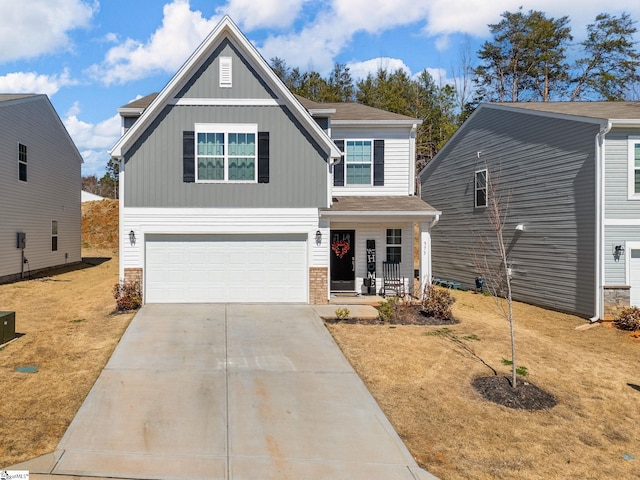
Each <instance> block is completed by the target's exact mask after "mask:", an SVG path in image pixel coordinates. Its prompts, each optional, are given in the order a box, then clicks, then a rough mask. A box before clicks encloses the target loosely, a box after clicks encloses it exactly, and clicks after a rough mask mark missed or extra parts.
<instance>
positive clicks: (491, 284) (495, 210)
mask: <svg viewBox="0 0 640 480" xmlns="http://www.w3.org/2000/svg"><path fill="white" fill-rule="evenodd" d="M499 179H500V177H499V176H497V175H496V176H494V175H492V174H491V172H490V171H489V169H488V167H487V170H486V175H485V180H486V183H485V189H484V197H485V198H484V200H485V203H486V215H487V222H488V226H489V230H488V234H479V235H478V240H479V244H480V248H479V249H478V250H477V251H474V254H473V257H474V262H475V264H476V268H477V269H478V271H479V272H480V275H481V276H482V278H483V281H484V285H486V287H487V289H488V290H489V293H491V295H492V297H493V299H494V300H495V302H496V305H497V307H498V310H499V312H500V314H501V315H502V316H503V317H504V318H505V319H506V320H507V321H508V322H509V333H510V339H511V362H512V363H511V386H512V387H513V388H516V383H517V378H516V369H517V367H516V338H515V328H514V319H513V298H512V295H511V265H510V262H509V251H510V249H509V248H508V246H507V244H506V242H505V225H506V223H507V218H508V213H509V204H510V201H511V192H510V191H503V190H502V189H500V185H499V183H500V181H499ZM476 181H477V180H476Z"/></svg>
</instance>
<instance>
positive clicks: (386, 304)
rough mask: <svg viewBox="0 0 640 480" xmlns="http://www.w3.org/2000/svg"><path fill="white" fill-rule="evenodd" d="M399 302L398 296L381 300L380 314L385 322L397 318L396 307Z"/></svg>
mask: <svg viewBox="0 0 640 480" xmlns="http://www.w3.org/2000/svg"><path fill="white" fill-rule="evenodd" d="M397 304H398V298H397V297H391V298H389V300H385V301H382V302H380V306H379V307H378V316H379V317H380V320H382V321H383V322H391V321H392V320H395V318H396V307H397Z"/></svg>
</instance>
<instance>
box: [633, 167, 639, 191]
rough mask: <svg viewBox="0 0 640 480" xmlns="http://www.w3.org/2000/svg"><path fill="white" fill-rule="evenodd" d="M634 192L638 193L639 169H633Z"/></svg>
mask: <svg viewBox="0 0 640 480" xmlns="http://www.w3.org/2000/svg"><path fill="white" fill-rule="evenodd" d="M635 174H636V175H635V177H636V178H635V190H634V192H635V193H640V170H636V171H635Z"/></svg>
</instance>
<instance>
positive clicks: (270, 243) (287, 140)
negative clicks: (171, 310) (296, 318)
mask: <svg viewBox="0 0 640 480" xmlns="http://www.w3.org/2000/svg"><path fill="white" fill-rule="evenodd" d="M119 112H120V115H121V116H122V118H123V132H124V134H123V136H122V138H121V139H120V140H119V141H118V143H117V144H116V145H115V146H114V147H113V149H112V150H111V154H112V156H113V157H114V158H115V159H117V160H118V161H119V162H120V209H121V211H120V219H121V221H120V229H121V231H120V276H121V278H122V279H123V280H124V281H130V280H133V279H138V280H140V281H141V283H142V285H143V287H144V299H145V302H150V303H158V302H301V303H326V302H327V301H328V299H329V297H330V293H331V292H332V291H333V292H355V293H362V292H365V293H369V292H371V293H373V292H376V291H379V290H380V285H381V283H380V281H379V278H380V276H381V272H382V262H384V261H387V260H389V261H393V262H399V263H400V266H401V270H402V274H403V276H404V277H405V281H406V289H407V291H410V292H411V291H413V278H414V225H416V224H418V225H420V234H419V235H418V241H419V242H420V246H419V248H418V249H417V250H419V252H420V261H419V264H420V268H419V269H418V270H419V275H420V276H421V278H423V279H428V278H429V275H430V244H429V242H430V237H429V231H430V227H431V224H432V223H434V222H435V220H437V218H438V214H439V212H437V211H436V210H434V209H433V208H431V207H430V206H429V205H428V204H426V203H425V202H423V201H422V200H420V199H419V198H418V197H416V196H415V195H414V180H415V173H414V169H415V130H416V126H417V124H418V122H419V121H418V120H416V119H412V118H409V117H405V116H402V115H396V114H392V113H389V112H384V111H381V110H378V109H373V108H369V107H365V106H362V105H356V104H318V103H315V102H311V101H308V100H306V99H303V98H299V97H296V96H294V95H293V94H292V93H291V92H290V91H289V90H288V89H287V88H286V87H285V85H284V84H283V83H282V82H281V81H280V79H279V78H278V77H277V76H276V75H275V73H274V72H273V71H272V69H271V68H270V67H269V65H268V64H267V62H266V61H265V60H264V59H263V58H262V57H261V56H260V54H259V53H258V52H257V50H256V49H255V47H254V46H253V45H252V44H251V43H250V42H249V41H248V40H247V39H246V38H245V37H244V35H243V34H242V33H241V32H240V31H239V29H238V28H237V26H236V25H235V24H234V23H233V22H232V21H231V20H230V19H229V17H225V18H224V19H223V20H222V21H221V22H220V23H219V24H218V25H217V26H216V27H215V28H214V30H213V31H212V32H211V34H210V35H209V36H208V37H207V38H206V39H205V40H204V42H203V43H202V44H201V45H200V46H199V47H198V49H197V50H196V51H195V52H194V53H193V54H192V56H191V57H190V58H189V59H188V60H187V62H186V63H185V64H184V65H183V66H182V68H181V69H180V70H179V71H178V72H177V74H176V75H175V76H174V77H173V78H172V79H171V80H170V82H169V83H168V84H167V85H166V86H165V88H164V89H163V90H162V91H161V92H160V93H158V94H153V95H149V96H147V97H144V98H141V99H139V100H136V101H134V102H131V103H130V104H128V105H125V106H124V107H122V108H121V109H119ZM373 278H376V279H377V280H378V282H374V281H373V280H372V279H373Z"/></svg>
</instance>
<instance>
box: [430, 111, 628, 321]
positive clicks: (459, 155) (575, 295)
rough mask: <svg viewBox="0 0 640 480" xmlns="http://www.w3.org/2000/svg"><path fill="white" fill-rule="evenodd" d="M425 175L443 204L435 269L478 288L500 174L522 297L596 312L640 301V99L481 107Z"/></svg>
mask: <svg viewBox="0 0 640 480" xmlns="http://www.w3.org/2000/svg"><path fill="white" fill-rule="evenodd" d="M419 179H420V186H421V196H422V198H423V199H424V200H425V201H428V202H430V203H431V204H432V205H434V206H435V207H436V208H438V209H441V210H442V211H443V217H442V220H441V221H440V223H439V224H438V226H437V227H436V229H434V232H433V258H434V260H433V270H434V272H433V274H434V276H436V277H443V278H447V279H453V280H456V281H460V282H461V283H462V284H463V285H466V286H468V287H471V286H473V285H474V279H475V277H476V276H477V275H478V274H479V273H481V272H479V271H478V268H477V267H476V264H475V262H474V252H475V253H478V252H480V253H482V252H481V249H482V238H483V237H484V238H487V237H488V236H490V235H491V234H490V232H489V229H488V222H487V215H486V209H487V188H488V185H489V184H490V182H492V183H493V184H494V185H496V186H497V190H498V191H499V192H500V194H501V195H502V207H503V213H504V214H506V228H505V231H504V237H505V240H506V242H507V251H508V259H509V266H510V268H511V273H512V288H513V296H514V298H516V299H518V300H522V301H525V302H528V303H532V304H536V305H541V306H544V307H550V308H554V309H557V310H563V311H568V312H572V313H576V314H579V315H581V316H585V317H588V318H592V319H593V320H597V319H602V318H611V317H612V316H613V315H614V314H615V312H616V310H617V309H618V308H620V307H621V306H624V305H627V306H628V305H629V304H633V305H640V105H639V104H638V103H634V102H557V103H556V102H546V103H533V102H532V103H503V104H483V105H481V106H480V107H479V108H478V109H477V110H476V111H475V112H474V113H473V114H472V115H471V116H470V117H469V119H467V121H466V122H465V123H464V124H463V125H462V127H461V128H460V129H459V130H458V131H457V132H456V134H455V135H454V136H453V137H452V138H451V139H450V140H449V142H448V143H447V144H446V145H445V147H444V148H443V149H442V150H441V151H440V152H439V153H438V154H437V155H436V156H435V158H434V159H433V160H432V161H431V162H430V163H429V164H428V165H427V166H426V167H425V168H424V169H423V171H422V172H421V173H420V175H419Z"/></svg>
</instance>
